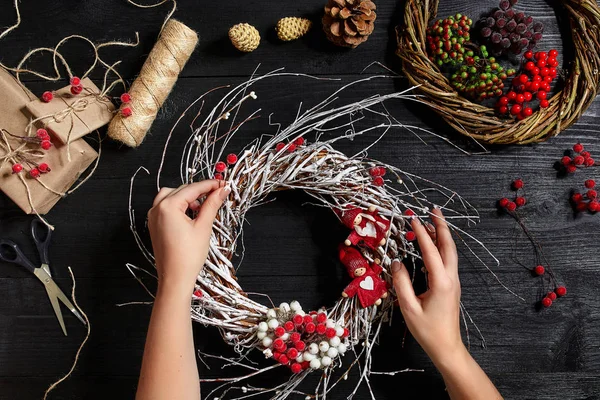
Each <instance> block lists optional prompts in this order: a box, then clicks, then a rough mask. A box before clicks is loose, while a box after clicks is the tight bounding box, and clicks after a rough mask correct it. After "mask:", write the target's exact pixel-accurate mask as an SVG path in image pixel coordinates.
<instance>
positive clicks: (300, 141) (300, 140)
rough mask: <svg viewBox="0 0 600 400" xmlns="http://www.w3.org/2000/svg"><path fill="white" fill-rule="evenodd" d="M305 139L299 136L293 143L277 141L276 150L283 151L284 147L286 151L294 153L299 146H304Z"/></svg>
mask: <svg viewBox="0 0 600 400" xmlns="http://www.w3.org/2000/svg"><path fill="white" fill-rule="evenodd" d="M304 143H305V141H304V138H303V137H299V138H297V139H296V140H294V141H293V142H291V143H288V144H286V143H283V142H279V143H277V145H276V146H275V151H276V152H277V153H279V152H280V151H282V150H283V149H285V151H287V152H288V153H293V152H294V151H296V149H297V148H298V146H302V145H304Z"/></svg>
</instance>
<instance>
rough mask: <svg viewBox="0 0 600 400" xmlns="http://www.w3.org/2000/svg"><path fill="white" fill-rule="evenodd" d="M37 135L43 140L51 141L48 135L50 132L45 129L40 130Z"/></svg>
mask: <svg viewBox="0 0 600 400" xmlns="http://www.w3.org/2000/svg"><path fill="white" fill-rule="evenodd" d="M35 135H36V136H37V137H38V138H40V139H42V140H49V139H50V135H49V134H48V131H47V130H45V129H44V128H40V129H38V130H37V131H36V132H35Z"/></svg>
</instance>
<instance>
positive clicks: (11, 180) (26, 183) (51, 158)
mask: <svg viewBox="0 0 600 400" xmlns="http://www.w3.org/2000/svg"><path fill="white" fill-rule="evenodd" d="M33 99H35V96H34V95H33V94H32V93H31V92H30V91H29V90H27V88H25V87H24V86H23V85H22V84H20V83H19V82H18V81H17V80H16V79H15V78H14V77H13V76H12V75H11V74H10V73H9V72H8V71H6V70H5V69H3V68H0V129H1V130H0V190H1V191H2V192H4V193H5V194H6V195H7V196H8V197H9V198H10V199H11V200H12V201H14V202H15V203H16V204H17V205H18V206H19V207H20V208H21V209H22V210H23V211H25V212H26V213H28V214H37V215H41V214H45V213H47V212H48V211H49V210H50V209H51V208H52V207H53V206H54V205H55V204H56V203H57V202H58V200H60V199H61V198H62V197H64V196H66V195H67V194H68V193H70V192H71V191H72V190H73V189H71V190H69V189H70V188H71V186H72V185H73V184H74V183H75V181H77V179H78V178H79V176H80V175H81V174H82V173H83V172H84V171H85V170H86V169H87V168H88V167H89V166H90V165H91V164H92V162H94V160H96V159H97V158H98V153H97V152H96V151H95V150H94V149H93V148H92V147H90V145H88V144H87V143H86V142H85V141H84V140H83V139H79V140H73V141H71V143H70V152H71V157H72V160H71V162H69V160H68V157H67V146H66V145H64V144H61V143H59V141H58V140H53V142H54V145H53V146H52V147H50V148H49V149H48V150H45V151H42V150H40V146H39V145H35V144H34V143H30V142H28V141H24V140H22V139H20V138H19V137H18V136H30V137H34V136H35V129H29V130H28V129H27V127H28V126H30V121H31V117H30V116H28V115H27V114H28V111H27V109H26V106H27V104H28V103H30V102H31V101H32V100H33ZM32 135H33V136H32ZM53 139H54V138H53ZM23 158H27V159H31V160H32V161H33V162H34V163H39V162H42V161H43V162H44V163H46V164H47V165H48V166H49V167H50V168H51V172H49V173H47V174H43V175H42V176H40V177H39V178H37V179H36V178H32V177H30V176H29V175H28V174H27V173H26V171H22V172H20V173H13V170H12V167H13V164H14V162H15V161H16V160H19V159H23Z"/></svg>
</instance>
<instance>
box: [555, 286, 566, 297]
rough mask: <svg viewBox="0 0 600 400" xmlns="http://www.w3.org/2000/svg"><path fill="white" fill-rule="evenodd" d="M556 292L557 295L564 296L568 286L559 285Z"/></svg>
mask: <svg viewBox="0 0 600 400" xmlns="http://www.w3.org/2000/svg"><path fill="white" fill-rule="evenodd" d="M555 292H556V295H557V296H559V297H563V296H564V295H566V294H567V288H566V287H564V286H559V287H557V288H556V290H555Z"/></svg>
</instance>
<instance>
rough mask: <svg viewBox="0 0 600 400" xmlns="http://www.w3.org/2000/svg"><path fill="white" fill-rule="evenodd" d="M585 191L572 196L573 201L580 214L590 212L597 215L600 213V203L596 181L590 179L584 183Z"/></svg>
mask: <svg viewBox="0 0 600 400" xmlns="http://www.w3.org/2000/svg"><path fill="white" fill-rule="evenodd" d="M584 186H585V191H584V192H583V193H579V192H576V193H574V194H573V195H572V196H571V201H572V202H573V205H574V206H575V210H577V211H578V212H586V211H588V212H590V213H592V214H595V213H597V212H600V202H599V201H598V192H597V191H596V189H595V187H596V181H595V180H593V179H588V180H586V181H585V183H584Z"/></svg>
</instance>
